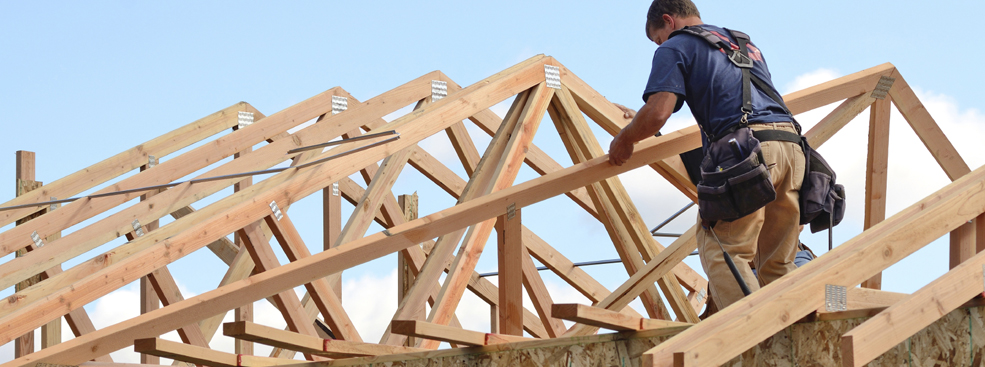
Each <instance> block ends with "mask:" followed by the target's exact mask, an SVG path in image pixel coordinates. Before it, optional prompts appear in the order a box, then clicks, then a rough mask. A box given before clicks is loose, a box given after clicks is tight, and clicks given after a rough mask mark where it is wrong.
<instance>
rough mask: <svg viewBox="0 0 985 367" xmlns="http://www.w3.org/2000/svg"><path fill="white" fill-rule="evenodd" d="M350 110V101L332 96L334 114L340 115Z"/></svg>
mask: <svg viewBox="0 0 985 367" xmlns="http://www.w3.org/2000/svg"><path fill="white" fill-rule="evenodd" d="M348 108H349V99H348V98H346V97H339V96H332V114H333V115H335V114H339V113H342V111H345V110H347V109H348Z"/></svg>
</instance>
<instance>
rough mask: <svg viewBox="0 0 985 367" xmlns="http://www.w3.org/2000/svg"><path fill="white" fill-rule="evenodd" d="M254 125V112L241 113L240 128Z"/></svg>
mask: <svg viewBox="0 0 985 367" xmlns="http://www.w3.org/2000/svg"><path fill="white" fill-rule="evenodd" d="M252 124H253V112H245V111H239V128H240V129H242V128H244V127H247V126H250V125H252Z"/></svg>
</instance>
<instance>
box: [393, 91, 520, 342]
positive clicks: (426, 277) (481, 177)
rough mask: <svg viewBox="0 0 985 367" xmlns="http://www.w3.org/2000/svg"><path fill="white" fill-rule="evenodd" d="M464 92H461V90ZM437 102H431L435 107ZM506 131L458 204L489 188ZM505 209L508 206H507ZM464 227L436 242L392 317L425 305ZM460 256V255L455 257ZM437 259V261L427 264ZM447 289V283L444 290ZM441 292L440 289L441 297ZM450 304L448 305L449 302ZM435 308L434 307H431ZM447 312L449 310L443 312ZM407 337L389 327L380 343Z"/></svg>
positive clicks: (512, 118)
mask: <svg viewBox="0 0 985 367" xmlns="http://www.w3.org/2000/svg"><path fill="white" fill-rule="evenodd" d="M459 93H462V92H459ZM528 96H529V92H527V91H524V92H522V93H520V94H519V95H517V96H516V98H514V100H513V105H512V106H511V107H510V110H509V112H508V113H507V116H506V120H505V121H506V122H505V123H504V124H502V125H501V126H500V130H506V129H507V128H509V127H512V126H514V125H515V124H516V122H517V121H518V120H519V117H520V111H521V110H522V108H523V106H524V104H525V103H526V100H527V98H528ZM436 105H437V104H435V105H432V106H431V108H433V107H434V106H436ZM505 140H506V133H503V134H496V136H494V137H493V140H492V141H491V142H490V143H489V145H488V146H487V147H486V154H484V155H483V156H482V159H481V160H480V161H479V165H478V166H477V167H476V169H475V172H474V173H473V174H472V179H471V180H469V183H468V184H467V185H466V187H465V191H464V193H463V194H462V195H461V196H460V197H459V198H458V204H459V205H460V204H463V203H464V202H466V201H467V200H470V199H472V198H474V197H479V196H481V194H483V193H485V192H487V191H486V190H485V188H486V187H487V186H489V182H490V181H492V174H491V172H492V171H493V169H492V168H488V166H490V165H493V164H495V162H497V161H498V160H499V158H498V155H499V154H502V153H501V152H502V150H503V149H504V147H505V144H506V142H505ZM504 210H505V207H504ZM464 233H465V231H464V230H463V229H459V230H457V231H454V232H453V233H451V234H450V235H449V234H445V235H443V236H441V238H439V239H438V241H437V243H436V244H435V246H434V249H432V251H431V254H430V255H429V257H428V262H426V263H425V264H424V266H423V267H422V269H421V272H420V273H419V274H418V275H417V279H416V280H415V284H424V285H425V286H423V287H414V289H412V290H411V292H410V294H408V295H407V297H405V298H404V300H403V301H402V302H401V304H400V305H399V306H398V307H397V311H396V312H395V313H394V316H393V318H392V320H409V319H413V317H414V316H415V315H417V314H419V313H420V312H421V311H420V309H418V307H422V306H423V303H424V300H425V296H426V295H427V294H428V293H429V292H428V290H427V289H426V288H427V287H428V286H429V285H430V284H435V283H436V282H437V281H438V278H439V276H440V275H441V273H442V272H443V271H444V270H445V269H444V268H445V266H443V265H444V264H443V263H444V260H445V259H448V258H450V257H451V255H452V252H453V251H454V249H455V246H456V245H457V244H458V242H459V241H460V240H461V238H462V236H463V234H464ZM464 250H465V249H464V247H463V249H462V250H459V253H460V254H464V252H465V251H464ZM456 259H457V257H456ZM432 263H434V264H435V265H428V264H432ZM445 284H450V283H449V282H448V278H446V280H445ZM441 292H444V287H443V288H442V291H441ZM441 292H439V299H440V295H441ZM446 307H447V306H446ZM433 310H434V308H433V307H432V311H433ZM444 314H445V315H447V313H444ZM404 339H405V337H404V336H402V335H399V334H393V333H391V332H390V330H389V329H388V330H387V331H386V332H385V333H384V335H383V339H382V340H381V342H380V344H390V345H402V344H403V343H404V342H405V340H404Z"/></svg>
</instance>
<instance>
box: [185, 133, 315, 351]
mask: <svg viewBox="0 0 985 367" xmlns="http://www.w3.org/2000/svg"><path fill="white" fill-rule="evenodd" d="M323 116H324V115H323ZM237 128H238V127H237ZM234 129H236V128H234ZM252 151H253V147H248V148H246V149H243V150H242V151H240V152H239V153H236V154H233V159H240V158H241V157H244V156H246V155H247V154H250V152H252ZM250 185H253V177H247V178H244V179H243V180H242V181H240V182H237V183H235V184H233V192H239V191H241V190H243V189H244V188H247V187H249V186H250ZM239 236H240V235H239V232H236V233H234V234H233V241H235V243H236V247H237V248H238V249H239V250H240V251H243V250H246V248H245V247H243V246H244V245H245V244H244V242H243V240H242V239H240V238H239ZM246 258H247V259H249V257H246ZM249 267H250V268H251V269H252V268H253V264H250V266H249ZM230 270H233V267H232V266H230ZM246 275H247V276H248V274H246ZM233 320H235V321H253V303H252V302H250V303H247V304H244V305H242V306H240V307H237V308H236V309H235V310H233ZM200 327H201V325H200ZM206 337H207V339H212V333H210V334H209V335H207V336H206ZM233 351H234V352H235V353H236V354H246V355H253V343H252V342H250V341H248V340H239V339H237V340H235V341H233Z"/></svg>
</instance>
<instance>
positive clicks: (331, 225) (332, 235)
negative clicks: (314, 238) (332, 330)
mask: <svg viewBox="0 0 985 367" xmlns="http://www.w3.org/2000/svg"><path fill="white" fill-rule="evenodd" d="M339 191H340V190H339V183H338V182H336V183H333V184H332V185H331V186H329V187H326V188H324V189H322V212H323V218H324V219H323V220H324V222H325V224H324V231H325V232H324V236H323V241H324V243H325V245H324V249H325V250H328V249H330V248H332V246H334V245H335V242H336V241H338V240H339V235H340V234H342V195H340V194H339ZM332 289H333V290H334V291H335V296H336V297H338V298H339V299H340V300H341V299H342V276H341V275H340V276H339V277H338V278H337V280H336V281H335V282H333V284H332Z"/></svg>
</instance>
